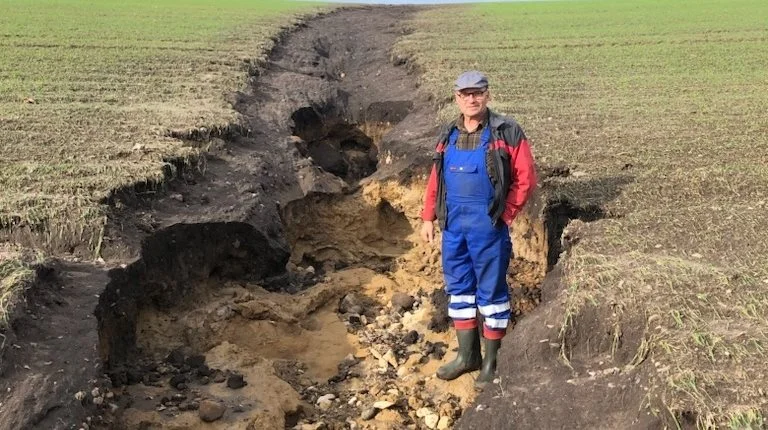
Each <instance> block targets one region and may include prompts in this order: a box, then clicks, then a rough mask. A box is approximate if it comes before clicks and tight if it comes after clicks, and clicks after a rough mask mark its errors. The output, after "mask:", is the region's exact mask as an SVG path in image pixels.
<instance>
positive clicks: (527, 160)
mask: <svg viewBox="0 0 768 430" xmlns="http://www.w3.org/2000/svg"><path fill="white" fill-rule="evenodd" d="M518 137H519V140H517V144H516V145H507V151H508V152H509V164H510V171H511V173H512V185H511V186H510V187H509V192H508V193H507V200H506V203H505V207H504V213H503V214H502V216H501V218H502V219H503V220H504V222H505V223H507V225H511V224H512V221H513V220H514V219H515V217H516V216H517V215H518V214H519V213H520V211H521V210H523V206H525V203H526V202H527V201H528V198H529V197H530V196H531V194H532V193H533V190H535V189H536V167H535V165H534V161H533V154H531V147H530V145H529V144H528V140H527V139H526V138H525V135H524V134H522V133H520V134H519V135H518Z"/></svg>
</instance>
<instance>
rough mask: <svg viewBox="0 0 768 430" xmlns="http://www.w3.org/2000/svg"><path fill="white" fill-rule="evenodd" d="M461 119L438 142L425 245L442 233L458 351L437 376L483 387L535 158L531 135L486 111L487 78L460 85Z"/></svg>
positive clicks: (505, 309) (503, 317)
mask: <svg viewBox="0 0 768 430" xmlns="http://www.w3.org/2000/svg"><path fill="white" fill-rule="evenodd" d="M454 90H455V91H454V93H455V98H456V104H457V105H458V106H459V110H460V111H461V115H460V116H459V118H458V119H457V120H455V121H453V122H451V123H449V124H448V125H447V126H446V127H445V128H444V130H443V132H442V133H441V135H440V138H439V140H438V143H437V148H436V151H435V155H434V157H433V161H434V164H433V166H432V173H431V174H430V176H429V181H428V183H427V191H426V196H425V198H424V210H423V211H422V219H423V221H424V224H423V225H422V229H421V237H422V239H423V240H425V241H427V242H429V243H432V242H433V240H434V234H435V233H434V232H435V228H434V221H435V220H436V219H437V220H438V221H439V225H440V229H441V230H442V232H443V239H442V255H443V275H444V278H445V284H446V291H447V293H448V294H449V295H450V303H449V305H448V316H449V317H450V318H451V319H452V320H453V325H454V328H455V329H456V336H457V338H458V341H459V351H458V354H457V356H456V359H455V360H453V361H451V362H450V363H448V364H446V365H444V366H442V367H440V368H439V369H438V371H437V377H438V378H440V379H444V380H452V379H455V378H458V377H459V376H461V375H462V374H464V373H467V372H471V371H474V370H478V369H480V375H479V376H478V377H477V379H476V382H475V385H476V387H477V388H479V389H482V388H483V387H484V386H485V385H486V384H487V383H488V382H490V381H492V380H493V378H494V374H495V372H496V355H497V352H498V350H499V346H500V345H501V339H502V337H504V334H505V333H506V328H507V326H508V324H509V319H510V316H511V314H510V312H511V310H510V303H509V288H508V286H507V280H506V275H507V268H508V267H509V260H510V257H511V252H512V243H511V241H510V237H509V226H510V225H511V223H512V220H513V219H515V216H517V214H518V213H520V211H521V210H522V208H523V206H524V205H525V203H526V201H527V200H528V197H529V196H530V195H531V192H532V191H533V190H534V188H535V187H536V172H535V169H534V163H533V156H532V155H531V150H530V146H529V145H528V141H527V140H526V137H525V134H524V133H523V130H522V129H521V128H520V126H519V125H518V124H517V122H515V120H513V119H511V118H506V117H503V116H500V115H498V114H496V113H494V112H492V111H491V110H490V109H488V102H489V101H490V97H491V96H490V93H489V90H488V78H487V77H486V76H485V75H483V74H482V73H480V72H477V71H468V72H465V73H463V74H462V75H461V76H459V77H458V79H457V80H456V83H455V85H454ZM478 310H479V311H480V314H481V315H482V317H483V320H484V321H483V330H482V331H483V341H484V349H485V356H484V357H481V354H480V334H479V332H478V328H477V311H478Z"/></svg>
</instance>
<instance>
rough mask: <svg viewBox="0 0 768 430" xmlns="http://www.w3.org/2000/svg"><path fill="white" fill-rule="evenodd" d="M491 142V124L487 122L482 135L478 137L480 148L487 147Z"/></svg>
mask: <svg viewBox="0 0 768 430" xmlns="http://www.w3.org/2000/svg"><path fill="white" fill-rule="evenodd" d="M490 142H491V122H490V121H488V123H487V124H485V129H483V134H482V135H481V136H480V147H487V146H488V144H489V143H490Z"/></svg>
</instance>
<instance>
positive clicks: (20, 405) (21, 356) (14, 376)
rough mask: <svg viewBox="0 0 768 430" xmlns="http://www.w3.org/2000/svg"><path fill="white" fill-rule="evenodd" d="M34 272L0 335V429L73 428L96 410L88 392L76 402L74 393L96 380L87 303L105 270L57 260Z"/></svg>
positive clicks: (92, 328)
mask: <svg viewBox="0 0 768 430" xmlns="http://www.w3.org/2000/svg"><path fill="white" fill-rule="evenodd" d="M37 275H38V276H37V282H36V283H35V284H34V285H33V286H32V287H31V288H30V289H29V290H28V291H27V294H26V303H25V305H24V306H22V307H20V308H17V309H16V311H15V313H14V318H13V320H12V322H11V325H10V328H9V330H8V331H7V332H6V333H5V335H4V336H6V338H5V344H4V347H3V348H2V353H3V356H2V359H1V361H0V375H1V376H2V378H0V427H2V428H7V429H29V428H40V429H42V428H45V429H67V428H71V427H72V426H74V427H75V428H77V427H79V424H80V423H81V422H84V421H85V418H86V416H92V415H93V416H95V415H97V413H98V412H97V410H96V408H95V407H93V405H92V404H89V402H90V399H91V398H92V396H90V394H89V395H88V396H85V397H84V398H83V399H82V401H78V400H76V399H75V393H77V392H78V391H81V390H87V391H88V392H89V393H90V388H89V387H93V386H95V385H98V383H99V382H98V381H95V378H96V377H97V376H98V375H99V374H100V370H101V364H100V362H99V359H98V354H97V352H96V342H97V334H96V318H95V317H94V315H93V309H94V306H95V304H96V301H97V300H98V298H97V297H98V295H99V294H100V293H101V291H102V290H103V288H104V285H105V283H106V282H107V273H106V270H105V269H103V268H101V267H96V266H93V265H91V264H82V263H73V262H64V261H60V262H55V263H51V264H50V265H45V266H41V267H38V268H37ZM89 380H94V381H93V382H94V383H89V382H88V381H89ZM94 422H95V421H94Z"/></svg>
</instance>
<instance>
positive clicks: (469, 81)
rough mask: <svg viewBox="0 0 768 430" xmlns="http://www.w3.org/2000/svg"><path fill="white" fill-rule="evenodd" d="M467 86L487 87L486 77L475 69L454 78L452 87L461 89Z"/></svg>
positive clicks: (457, 89)
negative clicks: (454, 81)
mask: <svg viewBox="0 0 768 430" xmlns="http://www.w3.org/2000/svg"><path fill="white" fill-rule="evenodd" d="M467 88H488V78H487V77H486V76H485V75H484V74H482V73H480V72H478V71H477V70H470V71H468V72H464V73H462V74H461V76H459V78H458V79H456V83H455V84H454V85H453V89H454V90H456V91H461V90H465V89H467Z"/></svg>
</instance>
